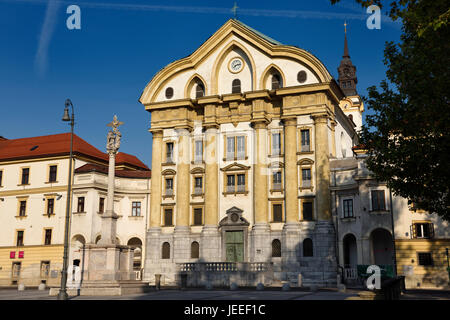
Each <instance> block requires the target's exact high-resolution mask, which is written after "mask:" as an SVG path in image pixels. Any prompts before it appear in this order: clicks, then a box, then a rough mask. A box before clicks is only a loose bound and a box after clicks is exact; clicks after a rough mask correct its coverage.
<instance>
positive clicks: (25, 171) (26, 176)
mask: <svg viewBox="0 0 450 320" xmlns="http://www.w3.org/2000/svg"><path fill="white" fill-rule="evenodd" d="M29 180H30V168H22V180H21V182H22V183H21V184H29Z"/></svg>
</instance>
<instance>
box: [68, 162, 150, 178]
mask: <svg viewBox="0 0 450 320" xmlns="http://www.w3.org/2000/svg"><path fill="white" fill-rule="evenodd" d="M88 172H101V173H104V174H108V166H102V165H99V164H93V163H88V164H85V165H83V166H81V167H79V168H77V169H76V170H75V173H88ZM115 176H116V177H124V178H142V179H149V178H151V177H152V172H151V170H115Z"/></svg>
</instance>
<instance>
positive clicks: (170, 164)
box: [161, 162, 176, 166]
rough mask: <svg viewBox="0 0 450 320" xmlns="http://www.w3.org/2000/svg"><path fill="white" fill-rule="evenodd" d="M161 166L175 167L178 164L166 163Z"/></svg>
mask: <svg viewBox="0 0 450 320" xmlns="http://www.w3.org/2000/svg"><path fill="white" fill-rule="evenodd" d="M161 165H162V166H174V165H176V163H175V162H164V163H161Z"/></svg>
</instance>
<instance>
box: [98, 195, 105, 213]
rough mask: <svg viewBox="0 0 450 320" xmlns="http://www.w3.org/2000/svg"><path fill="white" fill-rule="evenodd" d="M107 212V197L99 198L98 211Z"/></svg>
mask: <svg viewBox="0 0 450 320" xmlns="http://www.w3.org/2000/svg"><path fill="white" fill-rule="evenodd" d="M103 212H105V198H101V197H100V198H99V199H98V213H103Z"/></svg>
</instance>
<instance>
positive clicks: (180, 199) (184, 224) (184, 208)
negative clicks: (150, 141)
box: [175, 129, 191, 231]
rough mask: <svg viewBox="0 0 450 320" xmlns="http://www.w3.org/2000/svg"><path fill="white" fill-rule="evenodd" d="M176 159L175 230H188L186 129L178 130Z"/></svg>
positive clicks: (188, 194) (188, 186) (188, 155)
mask: <svg viewBox="0 0 450 320" xmlns="http://www.w3.org/2000/svg"><path fill="white" fill-rule="evenodd" d="M177 134H178V159H177V175H176V183H177V184H176V189H177V190H176V204H177V216H176V222H175V230H176V231H177V230H181V229H183V230H186V229H188V228H189V209H190V201H189V197H190V189H191V187H190V186H191V184H190V179H189V159H190V153H189V150H190V148H189V146H190V143H189V140H190V139H189V131H188V130H187V129H178V130H177Z"/></svg>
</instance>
